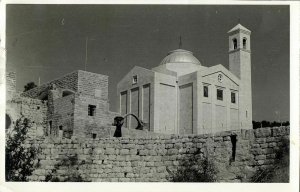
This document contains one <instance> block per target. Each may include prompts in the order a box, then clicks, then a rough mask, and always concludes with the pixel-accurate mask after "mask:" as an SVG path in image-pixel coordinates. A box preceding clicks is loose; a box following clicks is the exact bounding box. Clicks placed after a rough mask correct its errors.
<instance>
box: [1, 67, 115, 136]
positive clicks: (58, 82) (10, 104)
mask: <svg viewBox="0 0 300 192" xmlns="http://www.w3.org/2000/svg"><path fill="white" fill-rule="evenodd" d="M15 82H16V78H15V74H14V73H7V81H6V84H7V109H6V112H7V115H8V116H9V117H12V121H13V122H14V120H15V119H16V118H18V117H19V116H20V114H22V115H23V116H25V117H29V118H30V119H31V120H34V121H35V122H40V124H41V125H42V124H43V125H42V126H41V127H43V128H42V129H43V131H42V132H43V133H42V134H41V135H46V136H47V135H48V136H55V137H66V138H71V137H72V136H76V137H79V138H82V137H90V138H96V137H99V135H101V134H102V131H106V130H107V127H108V126H109V125H111V124H112V122H113V118H114V117H115V116H116V115H118V114H117V113H114V112H110V111H109V102H108V76H105V75H101V74H95V73H91V72H87V71H80V70H79V71H75V72H72V73H69V74H66V75H64V76H63V77H61V78H58V79H55V80H52V81H50V82H48V83H45V84H43V85H41V86H38V87H35V88H33V89H31V90H29V91H26V92H24V93H19V94H16V93H14V90H15ZM16 98H17V99H16ZM16 100H19V101H18V102H17V101H16ZM26 101H30V102H29V103H28V102H26ZM26 106H27V107H29V108H28V110H26V111H25V112H27V113H29V114H33V115H28V114H25V115H24V113H25V112H24V108H25V109H26ZM42 111H43V112H42ZM36 116H41V119H35V118H36Z"/></svg>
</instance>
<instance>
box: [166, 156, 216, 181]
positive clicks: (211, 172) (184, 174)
mask: <svg viewBox="0 0 300 192" xmlns="http://www.w3.org/2000/svg"><path fill="white" fill-rule="evenodd" d="M217 172H218V171H217V169H216V166H215V165H214V163H213V162H212V161H209V160H208V158H205V159H200V158H197V155H192V156H191V157H189V158H187V159H185V160H183V161H182V163H181V166H179V168H178V169H177V171H176V172H174V173H173V174H172V176H171V181H173V182H214V181H216V179H217V177H216V175H217Z"/></svg>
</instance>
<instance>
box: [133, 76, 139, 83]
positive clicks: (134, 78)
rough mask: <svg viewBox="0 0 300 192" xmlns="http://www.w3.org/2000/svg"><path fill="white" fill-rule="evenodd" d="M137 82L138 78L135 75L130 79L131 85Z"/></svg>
mask: <svg viewBox="0 0 300 192" xmlns="http://www.w3.org/2000/svg"><path fill="white" fill-rule="evenodd" d="M137 81H138V77H137V75H134V76H133V77H132V84H136V83H137Z"/></svg>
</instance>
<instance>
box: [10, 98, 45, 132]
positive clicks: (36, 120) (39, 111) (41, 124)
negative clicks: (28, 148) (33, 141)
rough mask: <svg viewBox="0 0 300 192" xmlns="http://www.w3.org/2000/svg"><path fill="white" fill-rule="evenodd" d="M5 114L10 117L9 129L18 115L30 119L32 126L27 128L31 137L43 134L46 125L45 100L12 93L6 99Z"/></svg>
mask: <svg viewBox="0 0 300 192" xmlns="http://www.w3.org/2000/svg"><path fill="white" fill-rule="evenodd" d="M6 115H7V118H9V119H10V125H9V126H8V125H7V126H8V127H7V128H8V130H7V131H9V130H11V129H12V128H13V127H14V126H15V123H16V120H17V119H19V118H20V117H22V116H23V117H25V118H28V119H30V120H31V122H32V127H31V129H29V130H28V132H29V135H30V136H31V137H36V136H43V135H44V132H45V131H46V126H47V120H46V119H47V118H46V117H47V102H46V101H41V100H38V99H31V98H26V97H21V96H18V95H14V96H13V97H12V98H11V99H10V100H7V101H6Z"/></svg>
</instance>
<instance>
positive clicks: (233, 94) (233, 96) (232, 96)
mask: <svg viewBox="0 0 300 192" xmlns="http://www.w3.org/2000/svg"><path fill="white" fill-rule="evenodd" d="M235 102H236V100H235V93H234V92H231V103H235Z"/></svg>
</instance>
